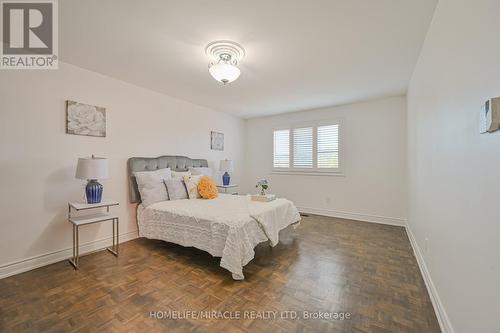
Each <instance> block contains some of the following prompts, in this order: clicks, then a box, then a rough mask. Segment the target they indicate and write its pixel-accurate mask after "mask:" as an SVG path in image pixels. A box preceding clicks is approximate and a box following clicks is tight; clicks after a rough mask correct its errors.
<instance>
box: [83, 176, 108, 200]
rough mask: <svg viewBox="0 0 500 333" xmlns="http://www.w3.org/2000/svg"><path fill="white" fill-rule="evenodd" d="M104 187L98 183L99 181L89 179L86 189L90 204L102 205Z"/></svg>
mask: <svg viewBox="0 0 500 333" xmlns="http://www.w3.org/2000/svg"><path fill="white" fill-rule="evenodd" d="M103 188H104V187H103V186H102V185H101V184H100V183H99V182H98V181H97V179H89V181H88V183H87V186H86V187H85V194H86V195H87V203H88V204H96V203H100V202H101V199H102V190H103Z"/></svg>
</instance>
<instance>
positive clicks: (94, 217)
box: [68, 200, 119, 269]
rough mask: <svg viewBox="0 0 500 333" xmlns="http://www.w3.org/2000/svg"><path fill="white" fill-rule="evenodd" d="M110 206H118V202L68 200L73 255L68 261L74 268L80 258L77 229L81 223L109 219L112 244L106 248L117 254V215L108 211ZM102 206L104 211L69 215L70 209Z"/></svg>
mask: <svg viewBox="0 0 500 333" xmlns="http://www.w3.org/2000/svg"><path fill="white" fill-rule="evenodd" d="M111 206H118V202H117V201H111V200H107V201H102V202H100V203H98V204H87V203H79V202H70V203H69V204H68V221H69V222H70V223H71V224H72V225H73V257H72V258H71V259H69V262H70V263H71V265H73V267H74V268H75V269H78V264H79V258H80V256H79V235H78V230H79V228H80V226H82V225H87V224H93V223H98V222H105V221H111V222H112V224H113V245H112V247H111V248H109V247H108V248H107V250H108V251H109V252H111V253H112V254H114V255H115V256H118V243H119V239H118V235H119V232H118V225H119V221H118V215H116V214H110V213H109V207H111ZM103 207H106V213H103V212H100V213H95V214H89V215H82V216H71V212H72V210H76V211H81V210H87V209H95V208H103ZM115 221H116V232H115Z"/></svg>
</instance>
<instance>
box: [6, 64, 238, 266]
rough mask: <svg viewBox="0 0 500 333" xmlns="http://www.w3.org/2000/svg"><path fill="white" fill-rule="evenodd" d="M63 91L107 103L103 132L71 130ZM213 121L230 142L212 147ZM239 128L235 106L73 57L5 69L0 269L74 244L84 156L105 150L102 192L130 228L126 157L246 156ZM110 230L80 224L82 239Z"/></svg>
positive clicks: (76, 97) (98, 236)
mask: <svg viewBox="0 0 500 333" xmlns="http://www.w3.org/2000/svg"><path fill="white" fill-rule="evenodd" d="M67 99H70V100H75V101H80V102H84V103H88V104H93V105H99V106H103V107H106V112H107V137H106V138H95V137H87V136H76V135H68V134H65V101H66V100H67ZM211 130H217V131H220V132H223V133H224V134H225V151H224V152H217V151H212V150H210V131H211ZM243 132H244V124H243V121H242V120H240V119H238V118H235V117H233V116H230V115H227V114H224V113H219V112H215V111H212V110H210V109H206V108H203V107H200V106H197V105H193V104H190V103H187V102H184V101H179V100H176V99H173V98H170V97H169V96H166V95H163V94H159V93H155V92H152V91H149V90H146V89H143V88H140V87H137V86H134V85H131V84H128V83H124V82H121V81H118V80H115V79H112V78H109V77H106V76H102V75H100V74H97V73H94V72H90V71H87V70H83V69H80V68H78V67H75V66H72V65H67V64H61V66H60V69H59V70H54V71H40V70H39V71H35V70H32V71H1V73H0V178H1V179H0V211H1V214H0V221H1V223H0V224H1V232H0V273H2V269H1V268H2V266H4V267H3V272H4V273H6V272H7V273H8V272H10V271H12V269H14V270H15V269H17V268H23V267H24V266H22V265H21V266H19V267H18V266H16V265H14V266H7V267H5V265H6V264H8V263H12V262H17V261H20V260H22V259H26V258H30V257H33V256H38V255H41V254H45V253H52V252H54V251H59V250H62V249H67V248H69V247H70V246H71V244H72V243H71V242H72V236H71V227H70V225H69V223H68V222H66V215H67V202H68V200H79V199H81V198H82V195H83V187H82V182H81V181H80V180H77V179H75V178H74V172H75V168H76V161H77V158H78V157H81V156H90V155H91V154H96V155H97V156H105V157H108V158H109V163H110V176H111V178H110V179H108V180H104V181H103V185H104V196H105V197H109V198H113V199H116V200H119V201H120V207H119V208H118V209H116V210H115V211H116V212H117V213H118V214H119V216H120V218H121V225H120V228H121V229H120V230H121V232H122V233H125V234H126V233H127V232H130V231H134V230H136V229H137V225H136V223H135V209H134V207H135V206H133V205H130V204H129V203H128V188H127V177H126V161H127V159H128V158H129V157H132V156H151V157H154V156H159V155H185V156H189V157H193V158H206V159H208V160H209V163H210V164H211V165H212V166H214V165H216V166H218V162H219V160H220V159H224V158H229V159H234V160H235V161H236V165H242V164H243ZM238 170H239V169H238V168H237V169H236V172H235V174H234V175H233V177H234V179H235V180H236V181H238V179H239V177H240V173H239V172H238ZM110 235H111V229H110V225H94V226H89V227H85V228H82V230H81V242H82V243H85V242H89V241H91V240H95V239H101V238H104V237H109V236H110ZM66 253H67V251H66ZM42 261H43V260H42ZM9 267H13V268H12V269H11V270H10V271H9ZM0 275H1V274H0Z"/></svg>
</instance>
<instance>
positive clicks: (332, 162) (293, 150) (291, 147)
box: [273, 121, 341, 174]
mask: <svg viewBox="0 0 500 333" xmlns="http://www.w3.org/2000/svg"><path fill="white" fill-rule="evenodd" d="M339 133H340V125H339V123H338V122H333V121H329V122H328V121H326V122H325V121H322V122H317V123H312V124H311V123H307V124H299V125H297V126H290V127H289V128H286V129H277V130H275V131H274V151H273V154H274V155H273V167H274V171H275V172H285V173H287V172H297V173H301V172H302V173H315V174H321V173H323V174H330V173H337V174H340V173H341V169H340V166H341V153H340V149H339V148H340V147H339V145H340V143H339Z"/></svg>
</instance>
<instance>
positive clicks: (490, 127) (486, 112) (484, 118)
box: [479, 97, 500, 133]
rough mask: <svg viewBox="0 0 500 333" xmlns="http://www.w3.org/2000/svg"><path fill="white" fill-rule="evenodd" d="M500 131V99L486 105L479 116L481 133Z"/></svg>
mask: <svg viewBox="0 0 500 333" xmlns="http://www.w3.org/2000/svg"><path fill="white" fill-rule="evenodd" d="M499 129H500V97H495V98H491V99H489V100H487V101H486V103H484V105H483V107H482V108H481V114H480V116H479V132H480V133H491V132H495V131H497V130H499Z"/></svg>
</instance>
